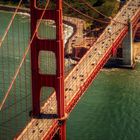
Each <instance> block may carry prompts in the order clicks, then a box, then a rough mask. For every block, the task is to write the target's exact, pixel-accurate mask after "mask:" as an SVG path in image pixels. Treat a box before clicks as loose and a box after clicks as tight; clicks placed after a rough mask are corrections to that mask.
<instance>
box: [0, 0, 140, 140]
mask: <svg viewBox="0 0 140 140" xmlns="http://www.w3.org/2000/svg"><path fill="white" fill-rule="evenodd" d="M79 2H82V3H84V4H85V6H86V7H87V8H90V9H91V10H93V11H94V12H97V13H98V14H100V15H102V16H103V17H105V18H107V19H108V20H106V21H104V20H101V19H96V18H93V17H91V16H89V15H87V14H85V13H83V12H81V11H79V10H78V9H75V8H74V7H73V6H72V5H71V4H69V3H67V2H65V1H62V0H57V1H56V2H55V4H54V5H51V4H50V1H49V0H48V1H47V2H46V4H45V7H43V8H41V7H38V6H37V2H36V0H32V1H31V2H30V14H31V17H30V27H29V25H27V26H21V25H20V23H15V21H17V20H18V18H17V15H18V12H19V10H20V7H21V4H22V0H20V2H19V4H18V6H17V7H16V9H15V12H14V13H13V16H12V17H11V20H10V21H9V24H8V26H7V28H6V29H5V32H4V33H3V36H2V38H1V40H0V57H1V58H0V65H1V70H0V77H1V82H0V89H1V90H0V93H1V97H0V139H3V140H5V139H9V138H10V139H17V140H20V139H22V140H32V139H37V140H40V139H46V140H47V139H48V140H51V139H61V140H65V139H66V120H67V117H68V116H69V114H70V113H71V111H72V110H73V109H74V107H75V106H76V104H77V103H78V101H79V100H80V98H81V97H82V95H83V94H84V93H85V91H86V90H87V89H88V87H89V86H90V84H91V83H92V81H93V80H94V79H95V78H96V76H97V75H98V73H99V72H100V70H101V69H102V67H103V66H104V65H105V64H106V62H107V61H108V60H109V58H110V57H111V56H114V55H115V54H116V53H117V48H118V47H119V46H120V44H121V43H122V42H123V41H124V40H125V42H127V44H126V45H125V46H127V51H124V52H125V54H124V56H126V52H127V56H129V57H126V59H124V61H123V62H122V63H123V64H124V65H126V66H128V67H129V66H130V67H133V65H134V59H133V53H132V52H133V50H132V49H133V48H132V46H131V44H132V41H133V38H134V37H135V33H136V31H137V30H138V27H139V26H138V23H139V21H140V0H129V1H128V2H127V3H126V4H125V5H124V6H123V7H122V8H121V9H120V11H119V12H118V14H117V15H116V16H115V17H114V18H109V17H108V16H106V15H104V14H102V13H101V12H99V11H98V10H97V9H95V8H93V7H92V6H91V5H90V4H89V3H87V2H86V1H84V0H79ZM62 3H63V4H64V5H66V6H67V7H68V8H69V9H71V10H72V11H73V12H76V13H77V14H79V15H81V16H83V17H85V18H87V19H89V20H92V21H93V20H94V21H97V22H101V23H104V24H107V26H106V28H105V29H104V31H103V32H102V34H101V35H100V36H99V38H97V39H96V40H95V38H91V39H90V44H86V43H85V42H86V41H87V40H86V39H85V34H84V33H83V32H82V33H83V35H81V31H79V30H76V31H75V34H74V35H73V36H74V37H75V38H74V39H73V40H72V42H75V41H76V40H78V42H80V43H79V44H80V45H81V46H83V45H85V46H86V45H90V48H89V49H88V50H87V52H86V53H85V54H84V56H83V57H82V58H81V59H80V60H79V61H78V62H77V64H76V65H75V66H74V67H73V68H72V70H70V72H69V73H68V74H66V75H65V66H64V61H65V59H64V58H65V57H64V56H65V54H64V43H63V40H64V36H63V13H62V10H63V8H62ZM45 22H46V23H47V24H50V23H51V24H52V25H53V26H55V30H56V31H55V32H56V33H54V37H53V38H51V37H50V38H49V37H46V36H45V35H46V32H47V31H48V30H49V29H47V30H46V27H45V26H43V24H44V23H45ZM80 26H81V23H78V24H77V28H78V27H80ZM41 27H42V28H43V29H42V30H41ZM25 29H26V30H28V34H29V33H30V29H31V36H30V39H29V36H27V35H26V33H27V32H25ZM40 30H41V31H40ZM78 31H79V32H80V33H78ZM51 32H52V31H51V30H50V32H48V34H50V33H51ZM44 34H45V35H44ZM78 35H79V36H78ZM83 36H84V37H83ZM73 45H75V44H74V43H73ZM128 50H129V51H128ZM31 110H32V111H31ZM29 111H31V112H30V113H29ZM13 126H14V128H13Z"/></svg>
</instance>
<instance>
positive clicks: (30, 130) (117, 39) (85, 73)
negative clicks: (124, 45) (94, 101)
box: [15, 0, 140, 140]
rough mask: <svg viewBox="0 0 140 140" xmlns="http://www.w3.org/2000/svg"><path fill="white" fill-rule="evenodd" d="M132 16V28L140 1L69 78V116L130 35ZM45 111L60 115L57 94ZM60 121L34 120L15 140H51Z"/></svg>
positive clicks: (139, 14) (132, 2)
mask: <svg viewBox="0 0 140 140" xmlns="http://www.w3.org/2000/svg"><path fill="white" fill-rule="evenodd" d="M128 16H129V18H130V19H131V21H132V25H133V26H135V24H137V22H138V20H139V17H140V0H130V1H128V2H127V4H126V5H125V6H124V7H123V8H122V9H121V10H120V11H119V13H118V14H117V15H116V17H115V18H114V19H113V20H112V21H111V23H110V24H109V25H108V26H107V28H106V29H105V30H104V32H103V33H102V35H101V36H100V37H99V38H98V39H97V41H96V42H95V43H94V44H93V45H92V47H91V48H90V49H89V50H88V52H87V53H86V55H84V57H83V58H82V59H81V60H80V62H79V63H78V64H77V65H76V66H75V67H74V69H73V70H72V71H71V72H70V74H69V75H68V76H67V77H66V78H65V109H66V113H67V114H68V115H69V114H70V112H71V111H72V109H73V108H74V106H75V105H76V104H77V102H78V101H79V100H80V98H81V96H82V95H83V94H84V91H85V90H86V89H87V88H88V87H89V85H90V84H91V82H92V81H93V80H94V78H95V77H96V75H97V74H98V73H99V71H100V69H101V68H102V67H103V66H104V64H105V63H106V61H107V60H108V59H109V58H110V56H111V55H112V52H113V48H115V47H116V48H117V47H118V46H119V43H121V41H122V40H123V38H124V37H125V35H126V34H127V32H128V26H126V25H125V24H127V23H128ZM119 22H121V23H125V24H121V23H119ZM41 112H42V113H44V114H56V112H57V110H56V97H55V93H53V94H52V95H51V96H50V97H49V99H48V100H47V102H46V104H45V105H44V107H42V111H41ZM58 122H59V121H58V119H57V118H55V119H54V118H48V119H47V118H45V117H44V118H43V117H42V118H40V119H36V118H33V119H32V120H31V121H30V122H29V123H28V125H27V126H26V128H24V130H23V131H22V132H21V133H20V134H19V135H18V136H17V137H16V138H15V139H17V140H41V139H49V140H50V139H51V138H52V137H53V135H54V134H55V133H56V131H57V130H58V129H59V123H58Z"/></svg>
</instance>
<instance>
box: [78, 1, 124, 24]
mask: <svg viewBox="0 0 140 140" xmlns="http://www.w3.org/2000/svg"><path fill="white" fill-rule="evenodd" d="M79 1H80V2H82V3H84V4H85V5H86V6H87V7H89V8H90V9H91V10H93V11H95V12H97V13H98V14H100V15H102V16H103V17H105V18H107V19H110V20H112V21H114V22H117V23H120V24H123V25H126V24H125V23H122V22H120V21H116V20H114V19H112V18H111V17H108V16H107V15H105V14H103V13H101V12H100V11H99V10H97V9H96V8H94V7H93V6H91V5H90V4H89V3H88V2H86V1H85V0H79Z"/></svg>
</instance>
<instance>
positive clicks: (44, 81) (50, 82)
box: [30, 0, 66, 140]
mask: <svg viewBox="0 0 140 140" xmlns="http://www.w3.org/2000/svg"><path fill="white" fill-rule="evenodd" d="M30 2H31V36H33V34H34V32H35V30H36V26H37V22H38V20H39V19H40V17H41V14H42V12H43V9H39V8H37V7H36V0H32V1H30ZM43 19H45V20H47V19H49V20H54V21H55V23H56V39H54V40H49V39H40V38H39V37H38V36H37V33H36V34H35V37H34V39H33V41H32V43H31V71H32V102H33V111H32V113H33V116H38V115H39V114H40V96H41V95H40V91H41V88H42V87H44V86H46V87H53V88H54V89H55V91H56V98H57V114H58V118H60V120H61V118H63V117H64V116H65V109H64V47H63V46H64V45H63V23H62V0H56V9H54V10H45V13H44V16H43ZM42 50H43V51H52V52H54V53H55V57H56V74H55V75H50V74H40V73H39V64H38V62H39V60H38V59H39V52H40V51H42ZM65 131H66V126H65V121H64V122H63V123H62V125H61V126H60V130H59V139H61V140H65V139H66V134H65Z"/></svg>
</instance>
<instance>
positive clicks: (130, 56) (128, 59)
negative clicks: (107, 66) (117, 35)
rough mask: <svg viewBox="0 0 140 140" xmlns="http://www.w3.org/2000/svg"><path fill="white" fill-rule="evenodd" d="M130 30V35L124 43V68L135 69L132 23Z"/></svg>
mask: <svg viewBox="0 0 140 140" xmlns="http://www.w3.org/2000/svg"><path fill="white" fill-rule="evenodd" d="M128 28H129V29H128V30H129V31H128V34H127V35H126V37H125V38H124V40H123V42H122V67H126V68H134V66H135V56H134V48H133V30H132V24H131V23H130V22H129V27H128Z"/></svg>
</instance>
